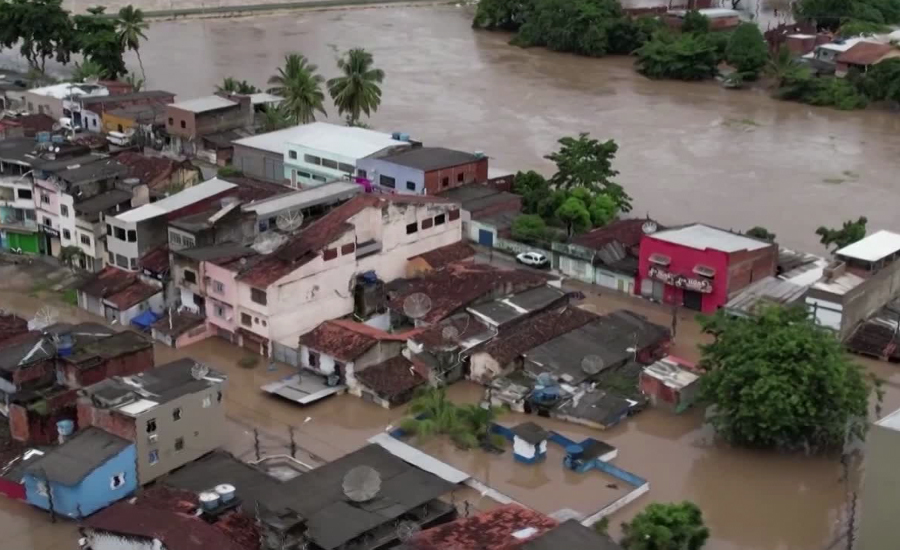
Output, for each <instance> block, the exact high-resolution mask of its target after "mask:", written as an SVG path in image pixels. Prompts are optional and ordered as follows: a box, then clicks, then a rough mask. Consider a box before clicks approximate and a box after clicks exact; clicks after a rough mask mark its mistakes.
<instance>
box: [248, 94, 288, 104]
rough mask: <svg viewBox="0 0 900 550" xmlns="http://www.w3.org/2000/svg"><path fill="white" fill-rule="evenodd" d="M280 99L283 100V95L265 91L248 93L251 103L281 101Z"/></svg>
mask: <svg viewBox="0 0 900 550" xmlns="http://www.w3.org/2000/svg"><path fill="white" fill-rule="evenodd" d="M282 101H284V98H283V97H281V96H277V95H274V94H269V93H266V92H260V93H258V94H250V103H251V104H253V105H261V104H263V103H281V102H282Z"/></svg>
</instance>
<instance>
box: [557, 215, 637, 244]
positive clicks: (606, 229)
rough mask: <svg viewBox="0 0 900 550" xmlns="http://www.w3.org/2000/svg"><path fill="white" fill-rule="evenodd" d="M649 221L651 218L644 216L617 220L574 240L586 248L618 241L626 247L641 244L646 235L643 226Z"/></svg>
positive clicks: (573, 240)
mask: <svg viewBox="0 0 900 550" xmlns="http://www.w3.org/2000/svg"><path fill="white" fill-rule="evenodd" d="M647 221H649V220H647V219H644V218H638V219H628V220H616V221H614V222H612V223H610V224H609V225H605V226H603V227H598V228H597V229H594V230H593V231H588V232H587V233H582V234H581V235H578V236H577V237H575V238H574V239H572V242H573V243H574V244H577V245H580V246H584V247H586V248H601V247H602V246H604V245H606V244H609V243H611V242H613V241H618V242H620V243H622V246H624V247H625V248H632V247H635V246H639V245H640V244H641V237H642V236H643V235H644V231H643V229H642V227H643V225H644V224H645V223H646V222H647Z"/></svg>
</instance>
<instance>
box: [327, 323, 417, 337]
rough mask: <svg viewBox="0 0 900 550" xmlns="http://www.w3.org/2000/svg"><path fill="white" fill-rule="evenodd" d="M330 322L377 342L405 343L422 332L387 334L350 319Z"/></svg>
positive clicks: (409, 331) (411, 331)
mask: <svg viewBox="0 0 900 550" xmlns="http://www.w3.org/2000/svg"><path fill="white" fill-rule="evenodd" d="M329 322H330V323H334V324H336V325H339V326H341V327H343V328H346V329H348V330H352V331H353V332H357V333H359V334H364V335H367V336H371V337H372V338H375V339H376V340H394V341H397V342H405V341H406V340H407V339H409V337H410V336H412V335H414V334H417V333H419V332H420V330H418V329H414V330H408V331H406V332H399V333H396V334H392V333H390V332H385V331H383V330H381V329H377V328H375V327H371V326H369V325H367V324H365V323H357V322H356V321H351V320H350V319H334V320H332V321H329Z"/></svg>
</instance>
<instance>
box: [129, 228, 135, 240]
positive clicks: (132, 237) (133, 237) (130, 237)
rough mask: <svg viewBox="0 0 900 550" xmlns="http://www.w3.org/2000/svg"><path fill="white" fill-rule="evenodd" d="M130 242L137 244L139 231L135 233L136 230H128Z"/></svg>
mask: <svg viewBox="0 0 900 550" xmlns="http://www.w3.org/2000/svg"><path fill="white" fill-rule="evenodd" d="M128 242H130V243H136V242H137V231H135V230H134V229H129V230H128Z"/></svg>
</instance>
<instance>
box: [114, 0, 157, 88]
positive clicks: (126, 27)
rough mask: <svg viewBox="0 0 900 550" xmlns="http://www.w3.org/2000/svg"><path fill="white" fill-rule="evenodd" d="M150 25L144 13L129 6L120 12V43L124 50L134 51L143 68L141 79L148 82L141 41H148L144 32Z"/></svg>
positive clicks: (139, 64)
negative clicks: (145, 19)
mask: <svg viewBox="0 0 900 550" xmlns="http://www.w3.org/2000/svg"><path fill="white" fill-rule="evenodd" d="M148 28H150V25H148V24H147V22H146V21H144V12H143V11H141V10H140V9H135V8H134V6H131V5H128V6H125V7H123V8H122V9H120V10H119V41H120V42H121V43H122V48H123V49H129V50H133V51H134V53H135V55H136V56H137V60H138V66H140V68H141V78H142V79H143V80H147V73H145V72H144V61H143V60H142V59H141V41H142V40H147V36H146V35H145V34H144V31H145V30H147V29H148Z"/></svg>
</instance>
